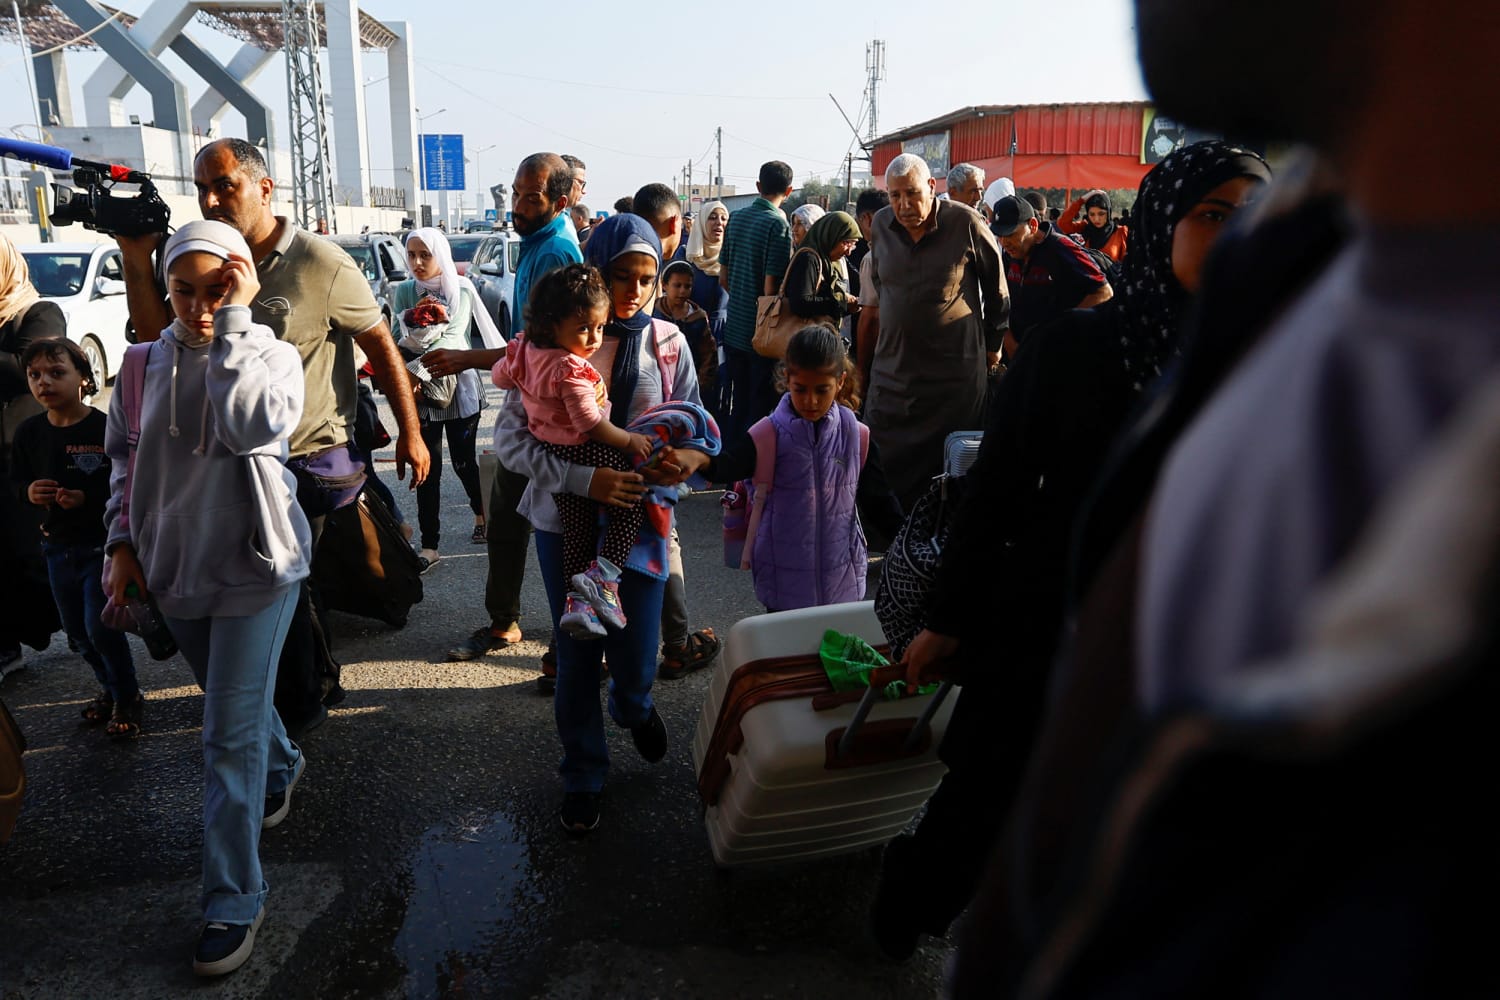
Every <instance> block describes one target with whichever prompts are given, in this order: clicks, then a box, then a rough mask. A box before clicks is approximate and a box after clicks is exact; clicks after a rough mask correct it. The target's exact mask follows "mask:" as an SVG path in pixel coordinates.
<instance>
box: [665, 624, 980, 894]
mask: <svg viewBox="0 0 1500 1000" xmlns="http://www.w3.org/2000/svg"><path fill="white" fill-rule="evenodd" d="M827 629H834V630H835V631H838V632H844V633H849V634H853V635H858V636H860V637H861V638H863V639H864V640H865V641H867V642H869V643H870V644H871V645H873V646H876V647H877V648H879V647H881V646H883V645H884V644H885V638H884V636H883V635H882V634H881V631H880V624H879V622H878V621H877V620H876V618H875V612H874V609H873V605H872V603H871V602H869V601H861V602H858V603H853V604H837V605H831V606H828V607H821V608H802V609H800V610H796V611H783V612H779V613H777V614H767V615H759V616H756V617H754V618H747V619H745V620H744V621H741V622H740V623H739V624H737V625H735V626H734V628H733V629H731V630H730V633H729V639H728V641H727V643H726V645H725V647H724V655H723V656H722V657H720V660H719V663H718V665H717V666H716V667H715V668H714V674H713V677H712V679H711V681H710V684H709V691H708V696H707V698H706V699H705V701H704V705H703V710H702V712H701V713H700V715H699V717H698V726H697V729H696V731H695V732H694V735H693V765H694V768H695V770H696V771H697V774H698V793H699V795H700V796H701V797H702V799H703V802H704V805H705V806H706V814H705V818H704V822H705V825H706V827H707V829H708V839H709V843H710V845H711V846H712V848H713V854H714V860H715V861H716V862H717V863H718V864H719V865H721V866H726V867H727V866H740V865H755V864H767V863H775V862H784V861H793V860H806V859H811V858H816V857H825V856H829V855H834V854H843V853H846V852H850V851H856V850H860V849H861V848H865V847H868V846H872V845H876V844H882V843H884V842H886V841H887V840H890V839H891V838H892V837H894V836H895V835H896V834H897V833H899V832H901V830H902V828H903V827H905V826H906V824H907V823H908V822H909V821H910V820H911V818H912V817H913V816H914V815H916V812H917V810H918V809H920V808H921V807H922V804H923V803H924V802H926V801H927V797H928V796H929V795H931V794H932V792H933V790H934V789H935V788H936V787H937V785H938V782H939V781H940V780H941V779H942V777H943V774H944V771H945V770H946V768H945V767H944V766H943V764H942V762H940V761H939V760H938V757H937V748H938V745H939V744H940V743H941V742H942V737H943V731H944V729H945V728H946V726H947V722H948V716H949V712H950V708H951V705H950V703H949V701H948V700H946V699H944V697H943V695H945V694H946V693H947V686H946V685H945V686H944V687H943V688H941V689H940V690H939V691H938V692H936V693H934V694H932V695H926V696H916V697H910V698H903V699H901V700H899V701H884V700H881V699H880V698H879V692H878V690H876V689H875V688H870V689H868V691H867V693H866V694H865V695H864V696H863V697H861V695H860V693H859V692H854V693H852V694H850V693H836V692H835V691H834V690H833V686H832V684H831V683H830V682H829V680H828V676H827V674H826V673H825V672H824V670H823V666H822V663H821V661H820V659H819V657H818V647H819V644H820V643H821V642H822V639H823V633H824V631H825V630H827ZM851 730H852V733H851Z"/></svg>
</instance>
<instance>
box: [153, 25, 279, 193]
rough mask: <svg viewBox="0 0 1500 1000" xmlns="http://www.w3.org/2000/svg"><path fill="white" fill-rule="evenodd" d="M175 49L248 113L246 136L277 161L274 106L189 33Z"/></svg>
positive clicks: (179, 39)
mask: <svg viewBox="0 0 1500 1000" xmlns="http://www.w3.org/2000/svg"><path fill="white" fill-rule="evenodd" d="M172 51H173V52H175V53H177V55H178V56H179V57H180V58H181V59H182V61H183V62H185V63H187V65H188V68H189V69H191V70H192V71H193V72H194V73H197V74H198V75H199V76H200V77H202V78H203V79H204V80H206V81H208V83H209V85H210V87H212V88H214V89H217V90H218V91H220V92H222V93H223V94H225V95H226V96H227V98H228V100H229V103H231V104H233V105H234V106H235V107H236V108H238V109H239V110H240V111H241V112H243V113H244V115H245V136H244V137H245V139H246V140H247V141H249V143H250V144H251V145H252V146H259V147H260V148H261V152H262V155H263V156H264V157H265V159H266V163H267V164H271V163H275V162H276V161H275V159H274V158H273V147H272V142H273V140H274V139H275V137H276V129H275V121H276V119H275V116H274V115H272V114H271V109H270V108H268V107H266V105H265V104H264V103H263V102H261V101H260V100H258V99H257V98H256V97H255V95H253V94H251V93H250V91H249V90H247V89H245V86H244V84H242V83H241V82H240V81H239V80H238V79H236V78H235V77H234V75H233V74H231V73H230V71H229V70H228V68H226V67H225V66H224V65H223V64H221V63H220V62H219V61H218V60H217V59H215V58H214V57H213V56H211V55H209V54H208V53H207V52H205V51H204V50H203V49H202V48H201V47H200V46H199V45H198V43H197V42H195V41H193V40H192V39H191V38H189V37H188V36H187V35H178V36H177V37H176V38H174V39H172Z"/></svg>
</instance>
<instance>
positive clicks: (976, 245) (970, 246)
mask: <svg viewBox="0 0 1500 1000" xmlns="http://www.w3.org/2000/svg"><path fill="white" fill-rule="evenodd" d="M885 180H886V188H887V190H888V191H889V192H890V195H891V204H890V206H889V207H887V208H883V209H881V210H880V212H878V213H877V214H876V215H875V219H874V222H873V224H872V225H871V227H870V229H871V234H870V254H871V256H872V257H873V258H874V261H875V267H874V279H875V286H876V288H877V289H878V291H879V295H880V338H879V340H878V341H877V342H876V343H875V345H874V357H873V358H872V359H870V361H869V367H868V369H867V370H868V371H869V372H870V390H869V394H868V402H867V403H866V404H865V422H866V423H868V424H869V425H870V431H871V433H872V435H873V436H874V439H875V442H876V443H877V444H878V445H879V447H880V454H881V458H882V460H883V462H884V464H885V469H886V474H887V476H888V477H889V479H890V482H891V487H892V489H894V490H895V493H896V496H897V497H899V498H900V500H901V504H902V506H903V507H906V508H907V509H910V508H911V505H912V504H913V503H914V502H915V501H916V500H917V498H918V497H920V496H921V495H922V490H923V489H924V487H925V486H926V485H927V483H928V481H929V480H930V479H931V478H932V477H933V476H935V475H937V474H938V473H939V472H940V471H941V468H942V461H943V457H942V448H943V439H944V438H945V437H947V435H948V434H950V433H951V432H953V431H964V430H978V429H979V428H980V427H981V426H982V423H981V420H982V411H983V408H984V393H985V385H986V378H987V376H988V374H989V373H990V372H991V371H992V370H993V369H995V368H996V367H997V365H998V364H999V359H1000V344H1001V339H1002V337H1003V336H1004V330H1005V321H1006V317H1007V316H1008V315H1009V312H1010V295H1009V292H1008V291H1007V289H1006V285H1005V269H1004V268H1003V267H1002V266H1001V263H1000V248H999V246H998V245H996V243H995V238H994V236H992V235H991V234H990V231H989V229H988V228H987V227H986V226H985V224H984V219H983V218H982V217H981V216H980V215H979V213H977V212H975V211H974V210H973V209H971V208H969V207H968V206H966V205H961V204H959V203H957V202H954V201H951V200H944V201H939V200H937V198H935V197H934V191H935V188H936V182H935V181H934V180H933V178H932V175H931V173H930V172H929V170H928V168H927V164H926V162H925V161H923V160H922V159H921V158H920V157H918V156H913V155H911V154H909V153H904V154H902V155H901V156H898V157H896V158H895V159H894V160H892V161H891V165H890V167H888V168H887V169H886V172H885ZM862 360H863V359H862Z"/></svg>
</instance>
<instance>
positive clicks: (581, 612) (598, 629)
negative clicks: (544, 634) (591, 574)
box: [557, 574, 608, 639]
mask: <svg viewBox="0 0 1500 1000" xmlns="http://www.w3.org/2000/svg"><path fill="white" fill-rule="evenodd" d="M580 575H582V574H580ZM557 627H558V628H560V629H562V630H563V631H564V632H566V633H568V635H570V636H572V637H573V638H574V639H598V638H600V637H601V636H604V635H607V634H608V633H607V632H605V631H604V626H603V625H600V624H599V616H598V615H596V614H595V613H594V606H593V605H592V604H590V603H589V602H588V598H586V597H583V596H581V595H579V594H575V593H572V592H569V594H568V597H567V600H565V601H564V602H563V613H562V617H561V618H559V619H558V620H557Z"/></svg>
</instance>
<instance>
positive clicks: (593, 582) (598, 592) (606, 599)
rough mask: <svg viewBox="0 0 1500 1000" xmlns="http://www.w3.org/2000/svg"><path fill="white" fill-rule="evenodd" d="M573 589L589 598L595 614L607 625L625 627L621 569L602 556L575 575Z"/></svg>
mask: <svg viewBox="0 0 1500 1000" xmlns="http://www.w3.org/2000/svg"><path fill="white" fill-rule="evenodd" d="M572 583H573V589H574V590H575V591H577V592H578V593H580V594H582V595H583V596H584V597H586V598H587V599H588V602H589V603H590V604H591V605H593V607H594V614H596V615H598V616H599V620H600V621H602V622H604V624H606V625H611V626H613V627H615V628H624V627H625V609H624V608H622V607H620V569H619V567H618V566H616V565H615V564H614V563H612V562H610V561H609V560H608V559H606V558H604V557H603V556H600V557H599V558H598V559H595V560H594V564H593V565H592V566H590V567H589V568H588V569H586V570H584V571H583V572H582V573H579V574H578V575H577V576H575V577H573V580H572Z"/></svg>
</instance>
